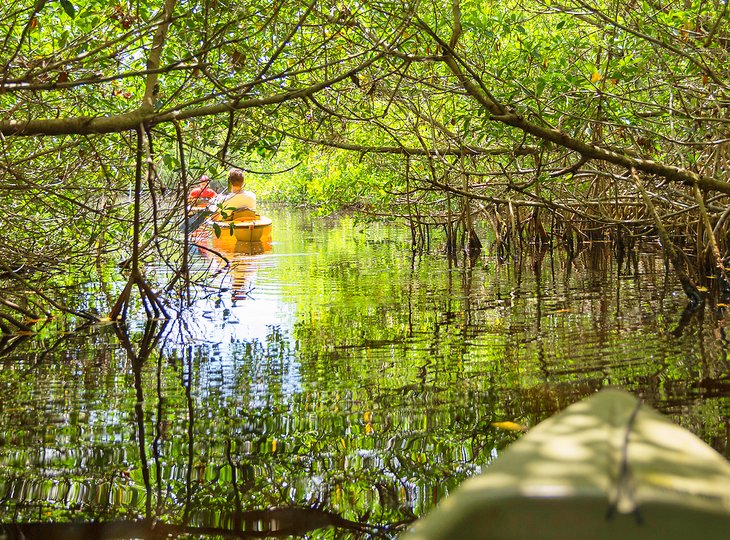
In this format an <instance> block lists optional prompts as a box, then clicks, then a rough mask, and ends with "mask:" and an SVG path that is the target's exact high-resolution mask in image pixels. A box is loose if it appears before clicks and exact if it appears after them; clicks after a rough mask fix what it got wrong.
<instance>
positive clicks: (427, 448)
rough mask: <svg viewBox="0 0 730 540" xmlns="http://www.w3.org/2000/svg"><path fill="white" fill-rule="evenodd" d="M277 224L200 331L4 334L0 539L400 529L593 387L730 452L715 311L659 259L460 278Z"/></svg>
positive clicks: (215, 297)
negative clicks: (692, 308) (237, 295)
mask: <svg viewBox="0 0 730 540" xmlns="http://www.w3.org/2000/svg"><path fill="white" fill-rule="evenodd" d="M289 219H291V224H290V225H289V224H287V222H286V220H287V216H281V215H280V216H278V218H277V219H276V220H275V223H277V224H279V227H278V228H277V229H276V234H277V236H276V238H277V243H276V244H274V245H273V249H272V251H271V252H265V253H262V254H258V255H257V254H245V253H243V254H234V255H230V256H227V260H229V261H231V264H232V263H233V262H235V261H236V258H237V257H240V259H239V260H241V261H245V264H246V265H247V266H244V265H242V266H241V267H240V268H239V269H238V270H240V272H241V275H242V276H243V277H241V278H235V275H234V276H231V275H230V273H229V274H226V273H223V274H221V275H220V276H219V278H218V281H217V282H216V283H215V284H214V285H215V287H211V288H208V289H205V290H204V292H203V293H200V294H199V296H198V299H197V301H196V305H195V309H194V310H193V313H192V315H191V316H190V317H186V318H182V319H179V320H175V321H174V322H171V323H168V324H163V323H161V322H158V323H155V322H154V321H153V322H151V323H150V324H147V325H136V326H135V324H134V323H130V325H129V326H128V327H126V328H125V327H121V326H115V325H102V326H86V327H84V328H83V329H81V330H78V331H75V332H70V331H68V329H67V328H65V327H64V326H63V324H64V323H63V321H55V322H52V323H49V325H48V326H47V328H46V329H45V330H44V333H42V334H39V335H38V336H33V338H32V339H20V338H16V337H8V339H4V340H3V342H2V346H3V347H5V349H4V354H3V356H2V357H0V363H1V364H0V365H1V366H2V370H0V403H1V405H2V407H1V408H0V464H2V473H0V497H1V498H0V511H1V512H2V515H3V523H5V525H4V531H5V534H7V535H8V536H11V537H20V534H24V535H25V536H26V537H32V536H36V537H38V536H45V537H51V536H52V537H59V538H60V537H63V536H64V535H67V537H79V536H81V535H83V534H87V533H88V535H92V536H99V537H103V535H105V534H106V535H112V534H116V533H112V532H109V531H114V530H117V531H118V530H119V528H121V529H122V530H126V534H128V536H129V537H142V536H147V537H155V535H161V536H164V535H166V534H169V535H173V536H175V535H182V536H185V535H188V536H191V535H193V536H202V535H206V534H207V535H211V536H226V535H229V536H234V537H239V536H250V537H255V536H274V535H276V534H280V535H298V536H309V537H331V536H333V535H335V536H345V537H372V536H381V537H386V538H392V537H395V536H396V535H397V533H398V531H400V530H402V529H403V528H404V527H405V524H406V523H408V522H410V521H411V520H413V519H414V517H415V516H417V515H420V514H422V513H424V512H425V511H426V510H428V509H430V508H431V507H433V506H434V505H435V504H436V503H437V502H438V501H439V500H440V499H441V498H443V497H444V496H445V495H446V494H447V493H449V492H450V491H451V490H452V489H453V488H454V487H455V486H457V485H458V484H459V483H460V482H461V481H462V480H463V479H465V478H467V477H470V476H473V475H475V474H477V473H479V472H480V471H482V470H484V469H485V468H486V467H487V466H488V465H489V463H490V462H491V461H492V460H493V459H494V457H495V456H496V455H498V454H499V452H500V451H501V449H503V448H504V447H505V446H506V445H507V444H509V443H510V442H511V441H513V440H515V439H516V438H517V437H519V436H520V434H519V432H511V431H505V430H501V429H498V428H496V427H495V426H493V425H492V424H493V423H495V422H496V423H497V425H499V422H504V421H513V422H517V423H519V424H522V425H527V426H532V425H534V424H535V423H537V422H538V421H540V420H542V419H543V418H545V417H547V416H549V415H550V414H551V413H553V412H555V411H557V410H559V409H562V408H564V407H565V406H566V405H568V404H569V403H571V402H574V401H577V400H578V399H580V398H581V397H583V396H585V395H588V394H591V393H593V392H595V390H596V389H598V388H600V387H603V386H606V385H617V386H622V387H624V388H627V389H629V390H632V391H633V392H635V393H638V394H639V395H641V396H642V397H643V399H644V400H645V401H647V402H648V403H649V404H652V405H653V406H655V407H656V408H659V409H660V410H663V411H664V412H669V413H672V414H673V413H676V414H677V418H678V419H679V420H680V422H681V423H682V424H683V425H685V426H686V427H689V428H690V429H691V430H692V431H693V432H695V433H697V434H699V435H700V436H701V437H702V438H703V439H705V440H707V441H708V442H710V443H711V444H712V445H713V446H714V447H715V448H716V449H718V450H720V451H721V452H724V453H725V454H726V455H727V454H728V453H729V452H728V442H727V433H728V428H727V426H728V416H729V415H728V404H729V403H730V400H729V398H728V396H729V395H730V385H728V380H730V379H729V378H728V373H730V369H728V365H727V357H726V350H727V347H726V344H725V342H724V341H723V337H722V327H723V324H724V322H723V320H724V319H723V310H724V309H725V308H723V307H722V306H717V309H716V310H709V309H708V310H706V311H704V312H703V314H698V313H697V312H693V313H692V314H689V315H687V316H686V317H684V318H681V316H682V313H681V312H682V309H683V307H684V306H683V301H684V300H683V297H682V295H681V291H679V293H678V294H675V293H676V292H677V291H674V289H673V288H672V287H673V285H672V284H673V282H672V280H666V279H665V278H664V274H663V264H662V262H661V259H657V258H656V257H655V256H654V255H653V254H651V253H640V254H636V255H635V256H634V258H633V259H632V263H631V264H630V265H625V266H622V267H621V269H620V271H618V270H617V267H616V264H615V263H614V262H612V258H611V255H610V252H609V253H608V255H607V254H606V251H605V250H604V251H601V250H595V252H592V253H588V252H585V253H581V254H577V256H576V257H575V258H573V259H571V260H561V259H557V258H554V257H552V256H551V255H550V253H545V254H543V256H542V257H538V258H528V257H525V258H524V259H523V260H521V261H517V262H516V263H514V264H513V263H509V264H500V263H498V261H496V259H493V258H489V257H487V256H483V257H482V258H481V259H479V260H477V261H476V262H475V264H474V265H469V264H466V265H464V264H463V263H462V262H461V261H460V260H458V259H457V260H456V261H452V262H455V263H456V264H452V265H451V266H449V264H448V261H446V260H444V258H443V257H441V256H439V255H436V256H433V257H432V256H429V255H422V256H420V257H419V256H416V257H414V256H412V255H411V252H410V251H408V250H407V249H405V248H407V241H405V242H404V241H402V240H403V239H402V238H401V237H399V236H398V235H397V233H393V232H392V231H391V229H388V228H387V227H385V226H382V227H383V228H380V229H378V228H377V227H378V226H377V225H373V226H372V227H373V228H372V229H371V231H370V232H369V233H367V234H365V233H358V232H357V231H356V229H355V227H354V226H353V223H352V222H351V221H350V222H348V221H347V220H346V219H343V220H340V221H334V222H333V221H326V222H325V221H318V222H306V223H304V225H302V223H300V222H298V221H296V219H295V218H289ZM297 219H298V218H297ZM198 260H200V259H198ZM206 260H207V259H206ZM204 261H205V260H204ZM193 262H194V263H196V264H197V262H196V261H195V260H194V261H193ZM216 264H217V263H216ZM223 267H224V268H225V263H223ZM253 270H255V274H254V273H253ZM231 271H232V272H233V273H234V274H235V272H236V271H237V270H235V269H231ZM234 279H236V280H238V281H236V282H237V283H239V282H240V283H243V282H244V281H245V282H246V283H248V284H249V285H247V286H250V285H253V286H254V287H255V288H254V289H253V290H252V291H251V292H250V293H249V294H247V295H246V298H245V300H242V301H241V300H236V299H234V298H233V294H232V291H231V289H232V287H231V285H230V284H231V282H232V281H234ZM234 303H235V304H234ZM680 320H681V321H682V322H681V324H680V326H681V332H675V329H677V327H678V321H680ZM54 325H55V326H54ZM11 523H12V525H11ZM49 523H52V524H49ZM72 523H73V524H72ZM47 527H57V528H56V529H54V530H53V532H50V530H49V529H48V528H47ZM333 527H334V528H335V532H334V533H333V531H332V530H331V529H332V528H333ZM325 528H326V530H325ZM105 530H106V532H105ZM277 531H279V532H277ZM283 531H286V532H283ZM244 532H245V534H244Z"/></svg>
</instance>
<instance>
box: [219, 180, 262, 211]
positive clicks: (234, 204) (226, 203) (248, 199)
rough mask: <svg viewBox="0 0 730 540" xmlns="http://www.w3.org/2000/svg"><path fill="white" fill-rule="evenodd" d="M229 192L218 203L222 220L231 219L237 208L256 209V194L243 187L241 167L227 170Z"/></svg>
mask: <svg viewBox="0 0 730 540" xmlns="http://www.w3.org/2000/svg"><path fill="white" fill-rule="evenodd" d="M228 184H229V186H230V193H229V194H228V195H226V196H225V197H224V198H223V200H222V201H220V202H219V203H218V209H219V214H220V217H221V218H222V219H223V220H228V221H233V220H234V219H236V216H235V215H234V214H236V212H237V211H239V210H253V211H255V210H256V195H255V194H254V193H253V192H251V191H247V190H245V189H243V184H244V172H243V171H242V170H241V169H231V170H230V171H228Z"/></svg>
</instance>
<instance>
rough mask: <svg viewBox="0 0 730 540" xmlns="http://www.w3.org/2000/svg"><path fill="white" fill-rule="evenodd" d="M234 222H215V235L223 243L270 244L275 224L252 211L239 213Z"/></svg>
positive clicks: (213, 224)
mask: <svg viewBox="0 0 730 540" xmlns="http://www.w3.org/2000/svg"><path fill="white" fill-rule="evenodd" d="M232 217H233V219H232V220H225V221H224V220H219V221H216V220H213V221H211V222H210V224H211V226H212V227H213V234H214V235H215V236H216V237H217V238H219V239H220V240H221V241H222V242H227V241H236V242H270V241H271V232H272V228H273V222H272V221H271V219H270V218H268V217H266V216H261V215H259V214H257V213H256V212H254V211H252V210H245V211H237V212H235V213H234V215H233V216H232Z"/></svg>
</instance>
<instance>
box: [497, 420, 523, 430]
mask: <svg viewBox="0 0 730 540" xmlns="http://www.w3.org/2000/svg"><path fill="white" fill-rule="evenodd" d="M489 425H490V426H492V427H495V428H497V429H503V430H505V431H527V427H526V426H523V425H521V424H518V423H516V422H510V421H506V422H492V423H491V424H489Z"/></svg>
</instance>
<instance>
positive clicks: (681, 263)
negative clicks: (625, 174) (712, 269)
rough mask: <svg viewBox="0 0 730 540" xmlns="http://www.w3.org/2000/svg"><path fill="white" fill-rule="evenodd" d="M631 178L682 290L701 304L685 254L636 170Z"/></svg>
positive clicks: (693, 303) (632, 171) (693, 301)
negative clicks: (663, 220)
mask: <svg viewBox="0 0 730 540" xmlns="http://www.w3.org/2000/svg"><path fill="white" fill-rule="evenodd" d="M631 177H632V178H633V180H634V183H635V184H636V189H638V190H639V193H641V198H642V199H643V200H644V204H646V207H647V208H648V209H649V212H650V214H651V216H652V218H653V220H654V225H655V226H656V229H657V233H658V234H659V240H661V243H662V247H663V248H664V252H665V253H666V254H667V257H669V260H670V261H671V262H672V266H674V270H675V272H677V278H678V279H679V282H680V284H681V285H682V290H684V293H685V294H686V295H687V297H688V298H689V301H690V303H691V304H692V305H698V304H701V303H702V302H703V298H702V295H701V294H700V291H699V290H698V289H697V285H695V283H694V281H692V278H691V277H690V276H689V274H688V273H687V271H686V269H685V259H684V257H683V254H682V253H681V252H680V250H679V249H677V247H676V246H675V245H674V243H673V242H672V241H671V239H670V238H669V234H668V233H667V230H666V228H665V227H664V224H663V223H662V220H661V218H660V217H659V214H658V213H657V211H656V208H655V207H654V203H652V202H651V198H650V197H649V194H648V193H647V192H646V190H645V189H644V186H643V185H642V183H641V178H639V175H638V173H637V172H636V169H634V168H632V169H631Z"/></svg>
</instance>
